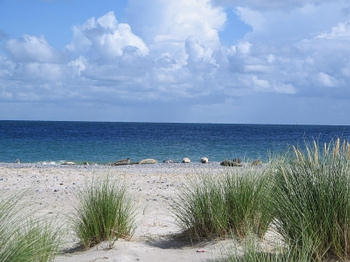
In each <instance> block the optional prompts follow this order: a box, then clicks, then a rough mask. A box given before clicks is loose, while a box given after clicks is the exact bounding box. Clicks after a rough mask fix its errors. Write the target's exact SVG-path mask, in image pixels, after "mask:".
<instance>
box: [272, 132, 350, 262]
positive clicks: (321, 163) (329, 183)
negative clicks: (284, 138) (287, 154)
mask: <svg viewBox="0 0 350 262" xmlns="http://www.w3.org/2000/svg"><path fill="white" fill-rule="evenodd" d="M272 172H273V174H274V178H275V181H274V194H273V196H274V197H273V200H272V202H273V205H274V216H275V218H276V219H275V221H276V222H275V224H276V227H277V231H278V232H279V233H280V234H281V236H282V237H283V238H284V241H285V242H286V243H287V244H288V245H289V246H291V248H293V249H296V248H299V249H302V248H303V239H305V238H306V239H309V240H311V241H312V245H313V246H314V252H313V256H314V258H315V259H317V260H323V259H327V258H330V257H337V258H338V259H346V258H347V259H348V258H350V145H349V144H348V143H347V142H345V141H344V142H343V143H341V141H340V139H337V140H336V141H335V142H334V143H330V144H324V145H323V146H320V145H318V144H317V143H316V142H314V143H313V145H311V146H310V145H307V146H306V150H301V149H297V148H294V157H293V158H292V159H285V160H284V161H279V162H277V163H275V165H274V166H273V167H272Z"/></svg>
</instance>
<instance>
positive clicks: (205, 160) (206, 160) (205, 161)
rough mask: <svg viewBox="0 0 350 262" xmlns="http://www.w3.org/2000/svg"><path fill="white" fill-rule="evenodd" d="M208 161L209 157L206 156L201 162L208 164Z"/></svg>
mask: <svg viewBox="0 0 350 262" xmlns="http://www.w3.org/2000/svg"><path fill="white" fill-rule="evenodd" d="M208 162H209V159H208V158H207V157H205V156H204V157H202V158H201V163H203V164H206V163H208Z"/></svg>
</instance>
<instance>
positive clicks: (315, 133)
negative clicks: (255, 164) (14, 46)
mask: <svg viewBox="0 0 350 262" xmlns="http://www.w3.org/2000/svg"><path fill="white" fill-rule="evenodd" d="M336 137H342V138H346V139H348V140H349V139H350V126H306V125H235V124H167V123H103V122H43V121H0V162H14V161H15V159H17V158H18V159H20V160H21V162H39V161H61V160H69V161H93V162H99V163H106V162H112V161H115V160H117V159H122V158H127V157H130V158H131V159H132V161H138V160H140V159H143V158H155V159H157V160H159V161H162V160H165V159H172V160H181V159H182V158H183V157H185V156H187V157H189V158H191V159H192V160H193V161H198V160H199V159H200V157H202V156H208V157H209V159H210V160H211V161H220V160H223V159H226V158H234V157H239V158H247V159H257V158H261V159H263V160H266V159H267V158H268V157H269V155H271V154H276V153H283V152H286V150H287V149H288V147H289V146H290V145H294V144H297V145H303V144H304V141H311V140H312V139H316V140H318V141H319V142H325V141H329V140H331V139H334V138H336Z"/></svg>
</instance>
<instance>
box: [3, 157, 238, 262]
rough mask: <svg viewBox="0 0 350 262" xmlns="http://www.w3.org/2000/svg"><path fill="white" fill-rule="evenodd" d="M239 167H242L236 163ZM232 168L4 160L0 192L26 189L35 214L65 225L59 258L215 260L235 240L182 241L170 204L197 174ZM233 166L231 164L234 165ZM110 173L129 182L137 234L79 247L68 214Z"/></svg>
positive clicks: (120, 179)
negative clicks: (80, 195) (82, 193)
mask: <svg viewBox="0 0 350 262" xmlns="http://www.w3.org/2000/svg"><path fill="white" fill-rule="evenodd" d="M235 169H237V170H239V169H240V168H235ZM227 170H230V169H228V168H224V167H221V166H220V165H219V164H218V163H210V164H157V165H142V166H141V165H135V166H123V167H101V166H96V167H92V166H89V167H84V166H80V167H78V166H73V167H62V166H42V165H25V164H17V165H15V164H13V165H12V164H11V165H9V164H1V165H0V193H1V194H6V193H14V192H20V191H21V190H23V189H25V190H27V191H26V195H25V199H24V201H28V203H30V206H31V209H32V210H35V215H36V216H40V217H46V218H51V219H55V221H57V222H58V224H61V225H62V229H61V230H62V232H63V234H64V247H63V248H64V250H63V252H62V254H61V255H59V256H58V257H57V258H56V261H59V262H66V261H91V262H92V261H175V262H179V261H213V260H215V259H217V258H221V257H222V255H223V253H225V252H226V250H227V249H230V247H231V246H232V245H234V241H233V240H226V241H213V242H209V243H202V244H200V245H198V244H197V245H191V244H190V243H186V242H184V241H181V240H177V239H176V237H174V235H176V234H177V233H179V232H180V229H179V228H178V227H177V226H176V223H175V219H174V217H173V216H172V214H171V205H172V204H173V200H174V198H175V197H176V195H177V194H178V192H179V190H181V188H182V187H183V185H184V184H185V183H186V182H187V181H188V180H189V179H191V178H195V177H196V176H198V175H201V176H203V175H210V176H218V175H220V174H224V173H225V172H227ZM231 170H232V169H231ZM107 175H108V176H109V177H110V178H111V179H114V180H116V181H118V183H125V184H126V185H127V189H128V192H129V194H130V196H131V197H132V198H133V201H134V202H135V205H136V207H137V216H136V225H137V228H136V230H135V234H134V236H133V237H132V239H131V240H129V241H126V240H118V241H117V242H116V243H115V245H114V248H113V249H106V247H107V244H106V243H102V244H101V245H99V246H97V247H93V248H91V249H90V250H87V251H79V250H76V249H75V247H76V246H77V244H78V240H77V239H76V237H75V236H74V233H73V232H72V230H71V227H70V219H69V215H70V214H72V212H73V210H74V205H75V204H76V199H75V193H76V192H77V191H78V189H80V188H82V187H83V186H84V185H86V183H89V182H90V181H91V180H92V179H93V178H96V177H103V176H107Z"/></svg>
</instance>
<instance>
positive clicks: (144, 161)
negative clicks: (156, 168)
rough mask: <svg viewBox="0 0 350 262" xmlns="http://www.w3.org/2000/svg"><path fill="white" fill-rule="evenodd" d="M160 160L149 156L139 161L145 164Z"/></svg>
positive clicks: (155, 162)
mask: <svg viewBox="0 0 350 262" xmlns="http://www.w3.org/2000/svg"><path fill="white" fill-rule="evenodd" d="M157 163H158V161H157V160H155V159H152V158H148V159H143V160H141V161H140V162H139V164H140V165H145V164H157Z"/></svg>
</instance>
